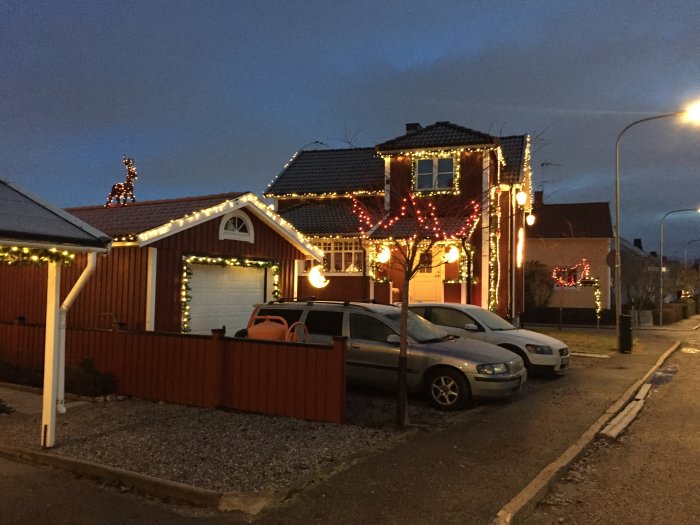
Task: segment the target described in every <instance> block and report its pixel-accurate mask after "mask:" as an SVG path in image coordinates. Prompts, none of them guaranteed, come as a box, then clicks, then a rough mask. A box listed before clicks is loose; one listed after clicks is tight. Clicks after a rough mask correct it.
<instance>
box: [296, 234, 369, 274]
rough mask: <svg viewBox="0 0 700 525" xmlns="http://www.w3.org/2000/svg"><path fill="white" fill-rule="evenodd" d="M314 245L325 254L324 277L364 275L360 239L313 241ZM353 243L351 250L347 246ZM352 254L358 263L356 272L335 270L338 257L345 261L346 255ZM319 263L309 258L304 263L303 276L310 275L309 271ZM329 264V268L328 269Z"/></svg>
mask: <svg viewBox="0 0 700 525" xmlns="http://www.w3.org/2000/svg"><path fill="white" fill-rule="evenodd" d="M311 242H312V244H313V245H314V246H316V247H318V248H320V249H322V250H323V252H324V262H323V266H324V268H325V269H324V272H323V273H324V275H348V276H349V275H362V265H363V261H364V251H363V250H362V244H361V243H360V240H359V239H356V238H352V237H350V238H339V239H313V240H312V241H311ZM347 243H352V247H351V248H350V249H348V248H347V246H346V244H347ZM347 253H352V254H353V259H354V260H356V261H358V263H359V266H358V267H357V271H356V272H348V271H345V270H335V261H336V260H337V259H336V258H337V257H341V261H342V260H343V259H344V257H343V256H344V254H347ZM317 264H318V263H317V262H316V261H315V260H313V259H311V258H310V257H307V259H306V261H305V262H304V267H303V271H302V273H303V274H308V273H309V270H311V268H312V267H313V266H316V265H317ZM326 264H328V268H326Z"/></svg>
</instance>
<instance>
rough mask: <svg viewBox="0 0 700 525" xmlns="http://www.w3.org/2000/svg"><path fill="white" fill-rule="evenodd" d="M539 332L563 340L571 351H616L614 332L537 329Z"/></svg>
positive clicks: (593, 352)
mask: <svg viewBox="0 0 700 525" xmlns="http://www.w3.org/2000/svg"><path fill="white" fill-rule="evenodd" d="M537 331H538V332H539V333H542V334H545V335H548V336H550V337H554V338H555V339H559V340H560V341H564V342H565V343H566V344H567V346H568V347H569V350H570V351H571V352H580V353H585V354H609V353H611V352H617V335H616V333H615V332H612V333H610V332H609V331H606V332H595V331H585V332H584V331H580V332H579V331H572V330H561V331H559V330H542V329H538V330H537Z"/></svg>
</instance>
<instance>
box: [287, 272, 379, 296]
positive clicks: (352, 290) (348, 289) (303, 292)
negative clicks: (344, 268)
mask: <svg viewBox="0 0 700 525" xmlns="http://www.w3.org/2000/svg"><path fill="white" fill-rule="evenodd" d="M297 297H299V298H301V297H315V298H316V299H317V300H319V301H364V300H367V299H369V277H363V276H361V275H350V276H347V277H345V276H341V275H331V276H329V277H328V286H326V287H325V288H314V287H313V286H311V284H310V283H309V279H308V278H307V276H306V275H302V276H299V284H298V288H297Z"/></svg>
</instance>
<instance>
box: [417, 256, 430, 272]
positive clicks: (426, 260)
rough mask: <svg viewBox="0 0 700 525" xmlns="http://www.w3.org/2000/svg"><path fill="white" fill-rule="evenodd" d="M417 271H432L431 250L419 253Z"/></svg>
mask: <svg viewBox="0 0 700 525" xmlns="http://www.w3.org/2000/svg"><path fill="white" fill-rule="evenodd" d="M418 273H433V254H432V253H431V252H423V253H421V254H420V263H419V266H418Z"/></svg>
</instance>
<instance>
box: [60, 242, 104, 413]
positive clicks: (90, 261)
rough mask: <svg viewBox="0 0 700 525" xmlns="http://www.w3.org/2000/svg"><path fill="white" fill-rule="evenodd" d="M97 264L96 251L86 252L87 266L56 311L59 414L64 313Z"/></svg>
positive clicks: (63, 383) (63, 375) (62, 392)
mask: <svg viewBox="0 0 700 525" xmlns="http://www.w3.org/2000/svg"><path fill="white" fill-rule="evenodd" d="M96 266H97V253H95V252H89V253H88V254H87V266H86V267H85V269H84V270H83V273H81V274H80V277H79V278H78V280H77V282H76V283H75V284H74V285H73V288H72V289H71V291H70V292H69V293H68V296H67V297H66V300H65V301H63V304H62V305H61V308H60V309H59V311H58V316H59V318H58V321H59V327H60V328H59V347H58V385H57V390H58V392H57V396H56V397H57V399H56V411H57V412H58V413H59V414H65V413H66V405H65V400H64V397H65V387H66V314H67V313H68V310H69V309H70V307H71V306H73V303H74V302H75V300H76V299H77V298H78V295H80V292H81V291H82V290H83V288H85V284H87V282H88V280H89V279H90V277H91V276H92V274H93V273H94V272H95V267H96Z"/></svg>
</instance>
